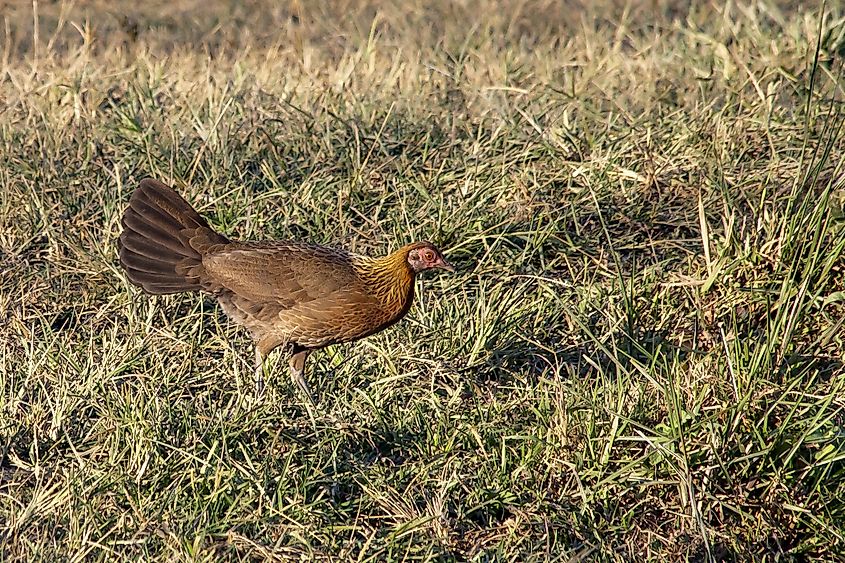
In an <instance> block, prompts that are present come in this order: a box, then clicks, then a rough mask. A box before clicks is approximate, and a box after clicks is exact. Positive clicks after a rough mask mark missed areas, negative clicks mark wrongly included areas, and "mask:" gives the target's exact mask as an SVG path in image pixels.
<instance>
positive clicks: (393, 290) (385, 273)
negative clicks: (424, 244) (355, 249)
mask: <svg viewBox="0 0 845 563" xmlns="http://www.w3.org/2000/svg"><path fill="white" fill-rule="evenodd" d="M356 270H357V271H358V275H359V276H361V278H363V279H364V280H365V281H366V283H367V287H368V289H369V291H370V293H372V294H373V295H374V296H375V297H376V298H377V299H378V300H379V301H381V303H382V305H383V307H384V308H385V310H387V311H390V312H391V313H394V314H396V315H403V314H405V313H406V312H407V311H408V309H409V308H410V307H411V302H412V301H413V299H414V277H415V274H414V271H413V270H412V269H411V266H410V264H408V249H407V248H400V249H399V250H397V251H396V252H394V253H392V254H388V255H387V256H384V257H381V258H368V257H366V258H365V257H361V259H360V260H359V261H358V264H357V265H356Z"/></svg>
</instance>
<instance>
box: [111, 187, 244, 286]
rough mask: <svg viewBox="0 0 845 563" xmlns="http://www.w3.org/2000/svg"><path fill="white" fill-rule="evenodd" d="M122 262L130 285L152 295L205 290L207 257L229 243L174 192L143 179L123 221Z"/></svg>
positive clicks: (130, 201)
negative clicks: (216, 247)
mask: <svg viewBox="0 0 845 563" xmlns="http://www.w3.org/2000/svg"><path fill="white" fill-rule="evenodd" d="M121 223H122V224H123V228H124V230H123V232H122V233H121V234H120V239H119V246H120V263H121V264H122V265H123V267H124V269H125V270H126V273H127V276H128V278H129V281H131V282H132V283H134V284H135V285H138V286H141V287H142V288H144V290H145V291H147V292H149V293H158V294H161V293H178V292H180V291H195V290H199V289H201V288H202V285H201V282H202V279H201V278H202V254H203V252H204V251H206V250H207V249H208V248H209V247H210V246H211V245H213V244H222V243H226V242H228V241H227V239H226V238H225V237H223V236H222V235H219V234H217V233H215V232H214V231H213V230H211V228H210V227H209V226H208V223H206V221H205V219H203V218H202V217H201V216H200V215H199V214H198V213H197V212H196V211H195V210H194V209H193V208H192V207H191V206H190V204H188V202H186V201H185V200H184V199H182V197H181V196H180V195H179V194H177V193H176V192H175V191H174V190H173V189H171V188H169V187H168V186H165V185H164V184H162V183H161V182H157V181H155V180H152V179H149V178H148V179H145V180H142V181H141V184H140V186H139V187H138V189H137V190H135V191H134V192H133V194H132V197H131V198H130V200H129V207H128V208H127V210H126V212H125V213H124V215H123V219H122V221H121Z"/></svg>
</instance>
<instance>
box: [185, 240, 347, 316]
mask: <svg viewBox="0 0 845 563" xmlns="http://www.w3.org/2000/svg"><path fill="white" fill-rule="evenodd" d="M202 263H203V267H204V269H205V272H206V274H207V277H208V279H209V281H210V282H211V287H210V289H211V290H212V291H215V290H218V291H219V290H221V289H222V290H228V291H229V292H231V293H233V294H235V295H237V296H238V297H240V298H241V299H244V300H247V301H251V302H253V303H254V304H255V305H261V304H267V305H270V304H272V305H274V308H278V309H288V308H291V307H294V306H296V305H301V304H303V303H308V302H312V301H322V300H324V299H326V298H331V297H332V296H333V295H334V294H335V293H337V292H339V291H343V290H348V289H350V288H352V287H353V286H355V287H357V284H358V282H359V280H358V277H357V276H356V274H355V271H354V270H353V268H352V266H351V263H350V259H349V256H348V255H347V254H346V253H344V252H342V251H336V250H334V249H330V248H326V247H322V246H317V245H305V244H284V243H264V244H262V243H252V244H249V243H235V244H230V245H226V246H225V247H224V248H221V249H220V250H219V251H217V252H214V253H211V254H208V255H206V256H204V257H203V261H202Z"/></svg>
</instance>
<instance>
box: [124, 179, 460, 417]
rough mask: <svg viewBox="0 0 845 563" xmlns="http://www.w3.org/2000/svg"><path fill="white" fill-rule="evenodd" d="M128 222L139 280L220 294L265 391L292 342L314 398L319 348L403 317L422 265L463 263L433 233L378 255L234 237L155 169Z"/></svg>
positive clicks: (150, 287)
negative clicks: (267, 367) (311, 362)
mask: <svg viewBox="0 0 845 563" xmlns="http://www.w3.org/2000/svg"><path fill="white" fill-rule="evenodd" d="M121 225H122V227H123V230H122V232H121V233H120V235H119V237H118V255H119V259H120V265H121V267H122V268H123V270H124V271H125V273H126V278H127V279H128V280H129V282H131V283H132V284H133V285H135V286H138V287H139V288H141V289H142V290H143V291H144V292H146V293H148V294H151V295H162V294H173V293H183V292H203V293H206V294H210V295H212V296H214V297H216V299H217V301H218V302H219V304H220V306H221V308H222V309H223V311H224V312H225V314H226V316H227V317H228V318H229V319H231V320H232V321H233V322H234V323H236V324H238V325H240V326H243V327H245V328H246V329H247V331H248V332H249V334H250V336H251V337H252V340H253V342H254V344H255V371H254V381H255V389H256V395H257V396H258V397H262V396H263V392H264V360H265V358H266V357H267V355H268V354H270V352H272V351H273V350H275V349H276V348H278V347H280V346H286V347H288V348H289V350H290V358H289V362H288V364H289V367H290V375H291V378H292V380H293V382H294V383H296V385H297V386H298V387H299V388H300V389H301V391H302V392H303V393H304V394H305V397H306V398H307V399H308V401H309V402H310V403H311V404H314V399H313V395H312V394H311V390H310V388H309V386H308V383H307V381H306V379H305V362H306V360H307V358H308V356H309V355H310V354H311V353H312V352H314V351H316V350H320V349H322V348H325V347H326V346H330V345H333V344H340V343H345V342H352V341H355V340H359V339H361V338H364V337H367V336H370V335H372V334H375V333H377V332H379V331H382V330H384V329H386V328H388V327H390V326H391V325H393V324H395V323H396V322H398V321H399V320H401V319H402V317H404V316H405V315H406V314H407V313H408V311H409V310H410V308H411V305H412V303H413V300H414V286H415V280H416V276H417V275H418V274H420V273H421V272H424V271H426V270H432V269H443V270H446V271H449V272H455V268H454V267H453V266H452V265H451V264H450V263H449V262H448V261H447V260H446V259H445V258H444V256H443V253H442V252H441V251H440V249H439V248H437V246H435V245H434V244H432V243H430V242H428V241H419V242H413V243H410V244H406V245H405V246H402V247H401V248H399V249H398V250H396V251H395V252H393V253H390V254H388V255H386V256H381V257H370V256H365V255H362V254H357V253H353V252H349V251H347V250H344V249H342V248H338V247H334V246H327V245H322V244H314V243H310V242H305V241H294V240H264V241H236V240H230V239H229V238H227V237H226V236H224V235H223V234H221V233H219V232H217V231H215V230H214V229H212V228H211V227H210V226H209V224H208V222H207V221H206V219H205V218H203V217H202V216H201V215H200V214H199V213H198V212H197V211H196V210H195V209H194V208H193V207H192V206H191V205H190V204H189V203H188V202H187V201H186V200H185V199H184V198H183V197H182V196H181V195H179V194H178V193H177V192H176V191H175V190H174V189H173V188H172V187H170V186H168V185H166V184H163V183H162V182H159V181H158V180H155V179H153V178H145V179H143V180H141V182H140V183H139V185H138V187H137V188H136V189H135V190H134V191H133V192H132V195H131V196H130V198H129V205H128V206H127V208H126V210H125V211H124V213H123V216H122V218H121ZM306 404H307V403H306ZM309 412H310V411H309Z"/></svg>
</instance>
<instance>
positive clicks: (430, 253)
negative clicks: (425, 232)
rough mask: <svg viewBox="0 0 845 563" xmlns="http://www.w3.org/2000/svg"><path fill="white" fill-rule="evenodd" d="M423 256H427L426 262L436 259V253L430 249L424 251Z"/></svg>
mask: <svg viewBox="0 0 845 563" xmlns="http://www.w3.org/2000/svg"><path fill="white" fill-rule="evenodd" d="M423 258H425V261H426V262H431V261H432V260H434V253H433V252H432V251H430V250H426V251H425V252H424V253H423Z"/></svg>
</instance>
